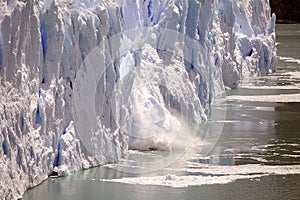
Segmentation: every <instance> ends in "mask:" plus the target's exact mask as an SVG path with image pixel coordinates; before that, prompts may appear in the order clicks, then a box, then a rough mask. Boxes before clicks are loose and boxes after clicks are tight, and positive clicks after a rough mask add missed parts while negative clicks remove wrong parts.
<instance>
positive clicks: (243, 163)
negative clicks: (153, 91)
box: [23, 25, 300, 200]
mask: <svg viewBox="0 0 300 200" xmlns="http://www.w3.org/2000/svg"><path fill="white" fill-rule="evenodd" d="M277 41H278V43H279V44H278V46H277V47H278V54H279V64H278V67H277V72H276V73H274V74H272V75H269V76H265V77H258V78H253V79H249V80H244V81H243V82H242V83H241V87H240V88H239V89H236V90H231V91H228V92H227V102H226V119H225V120H224V121H223V122H222V123H223V124H224V127H223V131H222V134H221V135H220V138H219V140H218V142H217V144H216V145H215V146H214V149H213V151H212V152H211V153H210V154H208V155H205V156H203V155H201V154H199V153H197V151H192V152H187V153H186V155H185V156H182V155H181V154H182V152H178V156H177V155H176V152H175V156H174V157H172V159H173V158H174V160H177V161H176V162H173V163H171V164H172V165H166V166H161V165H158V164H157V163H155V160H159V159H160V160H162V161H163V159H165V158H167V157H168V158H170V155H168V153H166V152H160V151H149V152H143V153H142V152H136V151H130V152H129V154H128V155H127V156H126V157H125V158H124V159H122V160H120V162H119V163H117V164H111V165H107V166H103V167H98V168H93V169H90V170H85V171H81V172H78V173H76V174H74V175H71V176H68V177H62V178H56V179H49V180H47V181H45V182H44V183H43V184H41V185H40V186H38V187H35V188H33V189H31V190H29V191H27V192H26V193H25V195H24V197H23V199H25V200H29V199H30V200H35V199H45V200H50V199H51V200H52V199H63V200H71V199H72V200H80V199H92V200H94V199H95V200H96V199H116V200H117V199H120V200H121V199H122V200H127V199H128V200H129V199H130V200H133V199H139V200H140V199H164V200H167V199H300V99H299V97H298V96H297V95H299V94H300V25H278V26H277ZM270 95H274V96H270ZM179 154H180V155H181V156H180V155H179ZM176 158H178V159H176ZM156 167H157V170H153V171H152V172H143V169H154V168H156ZM139 170H141V173H133V172H137V171H139ZM144 171H147V170H144ZM129 177H131V178H129ZM122 178H123V179H122Z"/></svg>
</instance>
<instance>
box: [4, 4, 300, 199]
mask: <svg viewBox="0 0 300 200" xmlns="http://www.w3.org/2000/svg"><path fill="white" fill-rule="evenodd" d="M0 4H1V6H0V82H1V86H0V91H1V94H3V95H1V96H0V118H1V127H0V128H1V131H0V132H1V133H0V143H1V148H0V154H1V156H0V167H1V169H3V170H2V172H1V178H0V197H1V198H4V199H16V198H18V197H20V196H21V195H22V194H23V193H24V191H25V190H26V189H27V188H29V187H33V186H34V185H37V184H39V183H41V182H42V181H43V180H44V179H46V178H47V176H48V175H49V174H51V173H52V172H53V171H55V172H57V173H58V174H59V175H66V174H69V173H72V172H74V171H77V170H80V169H83V168H89V167H92V166H97V165H101V164H105V163H108V162H114V161H116V160H118V159H119V158H120V157H121V156H122V155H124V154H125V153H126V152H127V151H128V149H129V148H132V149H151V148H161V149H168V150H170V149H174V148H185V147H186V145H187V144H189V143H190V142H191V140H192V138H193V135H194V134H195V130H194V129H193V128H189V129H187V127H194V126H197V125H198V124H199V123H203V122H204V121H206V120H207V117H208V116H207V113H208V109H209V105H210V104H211V102H212V101H213V99H214V97H215V96H217V95H220V94H222V93H223V92H224V88H225V87H230V88H234V87H237V86H238V82H239V80H240V79H242V78H246V77H249V76H257V75H264V74H267V73H269V71H271V72H272V71H274V69H275V66H276V59H277V58H276V46H275V33H274V23H275V16H271V13H270V7H269V4H268V0H260V1H256V0H246V1H233V0H226V1H195V0H191V1H182V0H174V1H165V0H163V1H158V0H146V1H139V0H129V1H127V0H109V1H102V0H93V1H90V0H72V1H70V0H54V1H52V0H44V1H43V0H40V1H38V0H32V1H26V2H22V1H7V2H0ZM253 12H254V13H255V14H253V15H252V13H253ZM286 60H287V61H290V59H286ZM293 62H298V61H296V60H293ZM145 113H147V115H145ZM145 118H146V119H145ZM145 126H146V128H144V127H145ZM141 127H143V128H141ZM143 129H144V130H143ZM145 130H147V131H146V132H145ZM180 130H184V131H180ZM145 133H146V135H144V134H145ZM183 133H185V135H184V134H183ZM149 134H150V135H149ZM189 135H190V136H189ZM134 138H135V139H134ZM183 138H186V139H187V140H186V141H184V142H182V143H183V145H180V142H179V141H182V139H183ZM163 179H165V177H164V178H163ZM170 179H172V180H173V179H174V177H173V176H170Z"/></svg>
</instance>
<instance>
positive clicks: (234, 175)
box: [101, 163, 300, 188]
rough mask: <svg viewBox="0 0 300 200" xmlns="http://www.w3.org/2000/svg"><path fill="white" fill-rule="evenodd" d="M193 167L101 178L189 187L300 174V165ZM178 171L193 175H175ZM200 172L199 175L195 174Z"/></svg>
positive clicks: (194, 164)
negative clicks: (163, 173) (148, 173)
mask: <svg viewBox="0 0 300 200" xmlns="http://www.w3.org/2000/svg"><path fill="white" fill-rule="evenodd" d="M189 166H190V167H191V168H183V169H180V170H178V169H177V170H174V171H173V173H172V174H168V175H165V176H144V177H126V178H120V179H101V181H106V182H117V183H126V184H134V185H156V186H169V187H175V188H178V187H188V186H201V185H209V184H226V183H230V182H233V181H236V180H239V179H257V178H261V177H263V176H269V175H288V174H300V165H292V166H266V165H254V164H252V165H235V166H211V165H206V164H200V163H198V164H197V163H190V165H189ZM171 170H172V169H171ZM176 171H177V172H178V171H181V172H188V173H190V174H191V175H183V176H180V175H175V174H174V173H175V172H176ZM194 174H199V175H194Z"/></svg>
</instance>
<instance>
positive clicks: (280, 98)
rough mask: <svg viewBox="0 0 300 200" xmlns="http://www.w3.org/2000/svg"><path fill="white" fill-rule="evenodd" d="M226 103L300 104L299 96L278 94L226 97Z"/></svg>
mask: <svg viewBox="0 0 300 200" xmlns="http://www.w3.org/2000/svg"><path fill="white" fill-rule="evenodd" d="M226 99H227V100H228V101H253V102H275V103H276V102H277V103H292V102H297V103H298V102H300V94H279V95H262V96H250V95H245V96H239V95H232V96H227V97H226Z"/></svg>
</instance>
